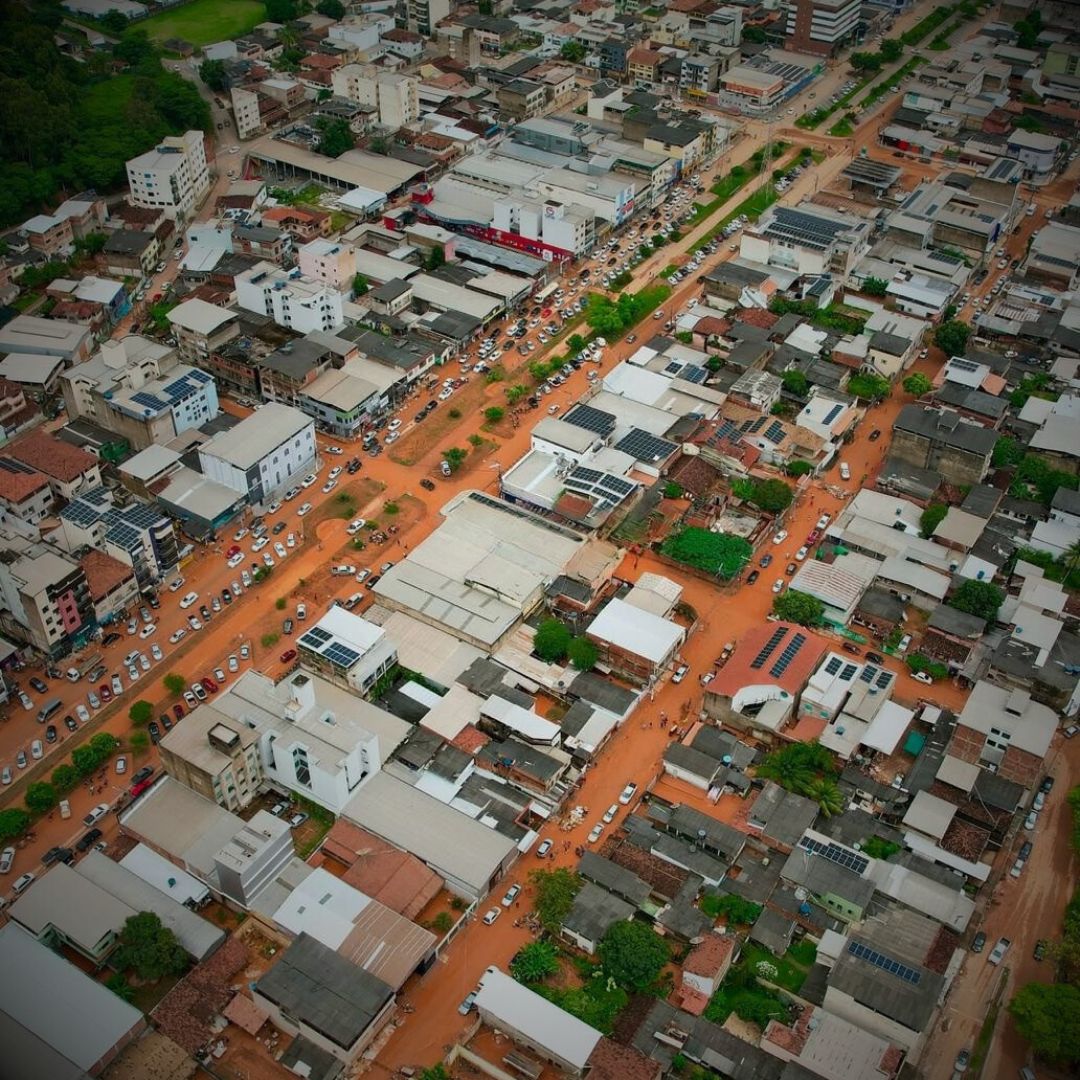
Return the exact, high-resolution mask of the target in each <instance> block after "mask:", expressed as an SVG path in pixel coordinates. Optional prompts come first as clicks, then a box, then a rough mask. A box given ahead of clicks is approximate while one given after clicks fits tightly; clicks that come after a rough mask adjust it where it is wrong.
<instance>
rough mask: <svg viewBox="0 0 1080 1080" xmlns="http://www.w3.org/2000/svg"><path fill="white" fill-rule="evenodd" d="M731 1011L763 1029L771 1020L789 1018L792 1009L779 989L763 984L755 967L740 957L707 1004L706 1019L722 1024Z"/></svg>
mask: <svg viewBox="0 0 1080 1080" xmlns="http://www.w3.org/2000/svg"><path fill="white" fill-rule="evenodd" d="M745 951H746V950H745V948H744V950H743V952H744V955H745ZM732 1013H735V1014H736V1015H737V1016H738V1017H739V1018H740V1019H742V1020H745V1021H747V1022H748V1023H751V1024H757V1025H758V1027H760V1028H764V1027H765V1025H766V1024H767V1023H768V1022H769V1021H770V1020H781V1021H786V1020H787V1018H788V1016H789V1015H790V1013H791V1008H790V1006H789V1005H788V1003H787V1002H786V1001H785V1000H784V999H783V998H782V997H781V996H780V994H779V993H778V992H777V991H775V990H770V989H769V988H768V987H766V986H762V985H761V983H759V982H758V981H757V979H756V978H755V977H754V975H753V971H752V968H751V967H750V966H749V965H748V964H747V963H746V961H745V960H744V959H740V960H739V963H738V964H737V965H736V966H735V967H734V968H732V969H731V971H730V972H728V976H727V978H726V979H724V981H723V982H722V983H721V984H720V988H719V989H718V990H717V991H716V993H715V994H713V996H712V1000H711V1001H710V1002H709V1004H708V1005H707V1006H706V1007H705V1019H706V1020H711V1021H712V1022H713V1023H714V1024H722V1023H723V1022H724V1021H725V1020H726V1019H727V1018H728V1017H729V1016H730V1015H731V1014H732Z"/></svg>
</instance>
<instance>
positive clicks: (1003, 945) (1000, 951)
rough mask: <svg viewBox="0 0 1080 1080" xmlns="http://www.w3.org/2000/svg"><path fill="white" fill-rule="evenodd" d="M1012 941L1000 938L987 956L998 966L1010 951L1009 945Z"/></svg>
mask: <svg viewBox="0 0 1080 1080" xmlns="http://www.w3.org/2000/svg"><path fill="white" fill-rule="evenodd" d="M1011 944H1012V942H1011V941H1010V940H1009V939H1008V938H1006V937H1003V938H999V939H998V943H997V944H996V945H995V946H994V948H993V951H992V952H991V953H990V955H989V956H988V957H987V958H986V959H987V960H988V961H989V962H990V963H991V964H994V965H995V966H997V965H998V964H1000V963H1001V961H1002V960H1004V959H1005V954H1006V953H1007V952H1008V951H1009V946H1010V945H1011Z"/></svg>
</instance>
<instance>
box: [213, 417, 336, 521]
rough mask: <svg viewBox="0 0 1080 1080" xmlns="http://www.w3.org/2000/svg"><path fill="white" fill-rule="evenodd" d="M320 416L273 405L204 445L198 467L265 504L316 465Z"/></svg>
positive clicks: (254, 502)
mask: <svg viewBox="0 0 1080 1080" xmlns="http://www.w3.org/2000/svg"><path fill="white" fill-rule="evenodd" d="M315 452H316V445H315V421H314V420H312V419H311V417H309V416H306V415H305V414H304V413H302V412H301V411H300V410H299V409H294V408H292V406H290V405H279V404H276V403H274V404H269V405H264V406H263V407H262V408H261V409H259V410H257V411H256V412H253V413H252V414H251V415H250V416H247V417H245V418H244V419H243V420H241V421H240V423H239V424H237V425H236V426H235V427H233V428H231V429H230V430H229V431H226V432H223V433H222V434H220V435H215V436H214V437H213V438H212V439H210V441H209V442H207V443H204V444H203V445H202V446H200V447H199V468H200V469H201V470H202V472H203V475H205V476H207V477H209V478H210V479H211V480H215V481H217V482H218V483H219V484H224V485H225V487H228V488H232V490H233V491H236V492H238V493H239V494H240V495H243V496H244V497H245V498H246V499H247V500H248V502H249V503H251V504H252V505H254V504H257V503H266V502H269V501H270V499H271V498H272V497H273V496H274V494H276V493H277V492H279V491H282V490H283V489H284V488H285V487H287V486H288V484H289V482H290V481H291V480H294V479H295V478H297V477H299V476H302V475H303V474H304V473H307V472H310V471H311V469H312V467H313V466H314V464H315Z"/></svg>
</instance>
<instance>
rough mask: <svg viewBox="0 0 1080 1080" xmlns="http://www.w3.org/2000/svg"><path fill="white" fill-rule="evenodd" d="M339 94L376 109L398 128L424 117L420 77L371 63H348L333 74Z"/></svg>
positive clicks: (390, 125)
mask: <svg viewBox="0 0 1080 1080" xmlns="http://www.w3.org/2000/svg"><path fill="white" fill-rule="evenodd" d="M331 85H332V87H333V90H334V93H335V94H336V95H337V96H338V97H343V98H346V99H348V100H349V101H355V102H357V104H360V105H364V106H367V107H369V108H372V109H375V111H376V115H377V118H378V122H379V124H380V125H382V126H383V127H386V128H391V129H393V130H394V131H396V130H397V129H398V128H400V127H404V126H405V125H406V124H414V123H416V121H417V120H418V119H419V118H420V95H419V85H420V80H419V79H417V78H416V76H415V75H402V74H399V73H396V72H392V71H385V70H382V69H380V68H376V67H375V66H374V65H371V64H346V65H345V66H344V67H341V68H338V69H337V70H336V71H335V72H334V73H333V74H332V75H331Z"/></svg>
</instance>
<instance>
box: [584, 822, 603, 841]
mask: <svg viewBox="0 0 1080 1080" xmlns="http://www.w3.org/2000/svg"><path fill="white" fill-rule="evenodd" d="M603 833H604V824H603V822H600V821H598V822H597V823H596V824H595V825H594V826H593V827H592V830H591V831H590V832H589V835H588V837H587V838H586V840H587V842H588V843H590V844H595V843H596V841H597V840H599V839H600V837H601V836H602V835H603Z"/></svg>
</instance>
